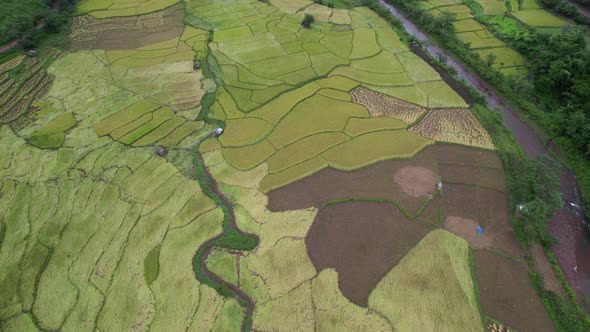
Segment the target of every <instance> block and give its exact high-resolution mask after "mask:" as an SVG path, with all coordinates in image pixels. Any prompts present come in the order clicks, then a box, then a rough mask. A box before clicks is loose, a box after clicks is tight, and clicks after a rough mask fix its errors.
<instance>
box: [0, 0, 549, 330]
mask: <svg viewBox="0 0 590 332" xmlns="http://www.w3.org/2000/svg"><path fill="white" fill-rule="evenodd" d="M347 4H348V2H347V1H344V0H342V1H335V2H334V6H333V7H334V8H332V6H324V5H321V4H319V3H314V2H312V1H308V0H296V1H287V0H270V1H257V0H186V1H178V0H108V1H97V0H82V1H80V3H79V4H78V7H77V16H75V17H74V18H73V22H72V25H71V30H70V31H69V33H68V34H67V36H68V38H69V43H68V44H67V45H68V46H67V48H65V47H64V48H63V49H47V48H41V49H40V50H39V52H38V54H37V56H35V57H26V56H25V55H17V56H15V57H12V58H10V59H7V60H6V61H4V62H2V63H0V87H1V89H0V151H2V153H0V294H2V296H0V330H1V331H58V330H59V331H61V330H63V331H95V330H101V331H129V330H133V331H146V330H154V331H164V330H171V331H177V330H190V331H224V332H225V331H315V330H322V331H394V330H401V331H437V330H445V331H450V330H453V331H478V330H484V329H485V328H488V326H491V325H489V322H492V321H493V322H494V324H497V325H498V326H509V327H510V328H514V329H516V330H518V331H529V330H530V331H537V330H543V328H545V327H552V325H551V321H550V320H549V318H548V316H547V315H546V313H545V311H543V310H544V308H543V307H542V305H541V306H539V305H540V303H541V302H540V300H539V298H538V297H537V295H536V294H535V293H534V291H531V290H533V288H532V285H531V284H530V280H529V279H527V278H528V275H527V274H526V272H527V271H526V267H525V265H522V264H521V263H520V262H521V261H522V259H523V256H524V254H523V253H522V251H521V249H520V247H519V245H518V242H516V237H515V235H514V232H513V231H512V228H511V225H510V223H509V220H510V219H509V213H510V211H508V198H507V192H506V191H507V190H506V185H505V177H504V171H503V168H502V162H501V161H500V159H499V157H498V155H497V154H496V151H495V146H494V143H493V141H492V139H491V137H490V135H489V134H488V133H487V132H486V130H485V129H484V127H483V126H482V125H481V124H480V123H479V122H478V121H477V118H475V116H474V115H473V114H472V113H471V110H470V109H469V107H470V104H468V102H467V101H466V100H464V99H463V97H462V96H464V94H460V93H457V92H456V91H455V90H453V88H452V87H451V86H450V85H449V84H451V83H449V84H447V83H446V82H445V81H444V80H443V79H442V78H441V76H440V75H439V72H440V71H437V70H435V69H434V68H433V67H431V66H430V65H429V64H428V63H427V62H425V61H424V60H422V58H420V57H419V56H418V55H417V54H415V53H414V52H413V51H411V50H410V47H409V45H408V43H409V42H408V41H407V40H405V39H404V37H401V38H400V35H398V33H397V32H396V31H395V30H393V29H392V28H391V26H390V25H389V23H387V21H385V20H384V19H383V18H381V17H380V16H379V15H378V14H377V13H375V12H373V11H372V10H370V9H369V8H367V7H359V6H350V8H349V7H348V6H347ZM353 4H354V5H360V3H359V2H357V1H354V3H353ZM430 5H431V6H432V8H433V10H435V9H437V8H438V7H440V8H441V9H442V8H446V7H448V10H451V11H453V12H454V13H456V14H458V15H462V16H465V22H463V23H461V22H462V21H457V22H456V24H457V26H458V27H460V28H461V29H462V30H463V31H462V33H473V35H474V36H477V38H482V39H490V38H488V36H486V35H485V34H483V33H479V34H478V33H477V32H480V31H481V30H482V29H480V26H479V25H478V23H477V22H476V21H474V20H473V19H471V21H467V20H468V19H470V18H469V16H470V12H469V10H466V9H465V8H467V7H465V6H464V5H462V4H461V3H460V2H458V1H454V0H445V1H443V0H440V1H438V2H437V3H434V2H432V3H430ZM305 14H311V15H313V16H314V17H315V22H314V23H313V24H311V26H310V27H309V28H304V27H302V26H301V20H302V19H303V16H304V15H305ZM402 36H403V35H402ZM472 37H473V36H472ZM473 38H475V37H473ZM502 47H503V46H502ZM497 49H498V50H504V51H502V52H506V51H505V50H507V49H505V48H499V47H498V48H497ZM482 50H487V48H484V49H482ZM482 52H484V51H482ZM482 54H483V53H482ZM506 54H508V52H506ZM482 56H483V55H482ZM508 58H510V56H509V55H506V57H505V58H500V56H498V60H502V61H506V63H508V60H507V59H508ZM520 65H521V62H518V63H516V62H511V63H510V66H512V67H515V66H516V67H517V66H520ZM510 66H509V65H506V66H504V65H502V66H499V67H498V68H499V69H502V68H503V67H510ZM466 202H469V204H466ZM478 226H479V227H481V228H482V229H483V231H484V234H478V233H477V231H476V230H477V227H478ZM472 250H475V251H474V252H475V260H472V259H471V252H472ZM488 252H493V254H492V255H496V254H495V253H498V254H501V255H502V256H499V255H496V256H497V257H499V259H497V258H495V256H494V257H492V258H489V257H487V256H486V254H487V253H488ZM505 257H510V259H511V260H508V258H505ZM494 259H496V260H494ZM504 260H505V261H504ZM481 262H484V263H483V264H482V263H481ZM506 262H508V263H506ZM515 262H516V263H515ZM512 263H514V264H516V265H514V264H512ZM488 268H495V269H511V270H510V271H508V273H506V274H505V275H502V274H500V273H495V274H494V273H488V271H487V270H486V269H488ZM472 269H475V272H476V273H475V274H473V273H472ZM481 271H484V272H481ZM507 275H508V276H510V278H516V279H515V280H517V282H518V285H519V287H520V288H521V289H519V290H517V292H516V293H515V294H518V296H517V297H515V296H512V294H508V291H507V290H510V289H509V287H510V286H509V285H504V283H509V282H510V281H507V280H506V276H507ZM553 282H554V281H553ZM506 287H508V288H506ZM478 289H479V290H480V292H481V298H480V297H479V296H478V293H477V290H478ZM527 303H531V304H532V305H533V307H531V308H525V309H522V310H521V311H518V312H511V311H510V310H509V309H510V308H511V306H517V305H518V306H520V305H523V304H527ZM480 307H483V311H481V310H479V308H480ZM519 315H521V316H522V318H518V317H519ZM489 328H492V327H489ZM493 328H496V327H493ZM537 328H538V329H537Z"/></svg>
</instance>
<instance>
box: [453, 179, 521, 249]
mask: <svg viewBox="0 0 590 332" xmlns="http://www.w3.org/2000/svg"><path fill="white" fill-rule="evenodd" d="M443 206H444V207H443V218H444V220H445V228H447V229H448V230H449V231H451V232H453V233H455V234H456V235H459V236H463V237H464V238H465V239H466V240H467V241H469V240H470V238H472V237H471V236H466V237H465V235H466V234H472V232H474V231H475V227H477V225H480V226H481V227H482V228H483V231H484V234H483V235H479V234H477V236H484V237H487V238H489V244H490V247H491V248H495V249H497V250H500V251H502V252H504V253H505V254H508V255H512V256H515V257H521V256H522V253H521V250H520V245H519V244H518V240H517V239H516V236H515V235H514V232H513V231H512V226H511V225H510V223H509V219H508V200H507V198H506V195H505V194H504V193H503V192H500V191H497V190H493V189H486V188H480V187H475V186H472V185H466V184H455V183H444V184H443ZM460 220H463V221H464V223H463V225H462V223H461V222H460ZM474 236H475V235H474ZM477 236H476V238H477ZM471 244H472V246H474V247H478V245H477V244H476V243H475V242H474V243H471ZM486 247H487V246H486Z"/></svg>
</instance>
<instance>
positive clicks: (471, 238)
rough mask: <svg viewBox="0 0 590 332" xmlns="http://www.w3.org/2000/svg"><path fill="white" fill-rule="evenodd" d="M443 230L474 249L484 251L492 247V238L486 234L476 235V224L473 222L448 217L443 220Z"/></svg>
mask: <svg viewBox="0 0 590 332" xmlns="http://www.w3.org/2000/svg"><path fill="white" fill-rule="evenodd" d="M444 228H445V229H446V230H448V231H449V232H451V233H453V234H455V235H457V236H459V237H461V238H463V239H465V240H466V241H467V242H469V245H470V246H471V247H472V248H474V249H484V248H490V247H491V246H492V238H491V237H490V236H489V235H488V234H479V233H477V230H476V228H477V222H476V221H475V220H471V219H465V218H461V217H454V216H450V217H447V220H445V224H444Z"/></svg>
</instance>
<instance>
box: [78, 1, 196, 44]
mask: <svg viewBox="0 0 590 332" xmlns="http://www.w3.org/2000/svg"><path fill="white" fill-rule="evenodd" d="M183 19H184V11H183V8H182V5H180V4H179V5H176V6H172V7H170V8H167V9H165V10H162V11H159V12H155V13H151V14H147V15H140V16H131V17H114V18H106V19H96V18H94V17H92V16H90V15H84V16H77V17H75V18H74V23H73V24H72V32H71V34H70V40H71V41H72V45H71V49H72V50H74V51H77V50H82V49H97V48H100V49H104V50H124V49H135V48H139V47H142V46H146V45H151V44H155V43H158V42H162V41H165V40H170V39H172V38H175V37H178V36H180V35H181V34H182V32H183V30H184V23H183Z"/></svg>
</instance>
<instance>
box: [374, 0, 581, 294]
mask: <svg viewBox="0 0 590 332" xmlns="http://www.w3.org/2000/svg"><path fill="white" fill-rule="evenodd" d="M379 2H380V3H381V5H382V6H383V7H385V8H386V9H388V10H389V12H390V13H391V14H392V15H393V16H395V17H396V18H397V19H398V20H400V21H401V23H402V24H403V26H404V28H405V30H406V31H407V32H408V33H410V34H411V35H413V36H414V37H415V38H416V39H418V40H419V41H420V44H422V46H423V48H424V50H425V51H426V52H428V53H429V54H430V56H432V57H434V58H438V57H439V56H443V57H445V58H446V59H447V62H446V64H447V65H448V66H450V67H453V68H454V69H455V70H456V72H457V77H458V78H460V79H464V80H465V81H466V82H468V83H469V84H471V85H472V86H473V87H475V88H476V89H477V90H479V92H480V93H482V94H483V95H484V96H485V98H486V101H487V104H488V107H489V108H491V109H496V110H498V111H500V112H502V114H503V117H504V126H506V128H509V129H510V130H512V133H513V134H514V137H515V138H516V141H517V142H518V143H519V144H520V146H521V147H522V149H523V150H524V151H525V153H526V154H527V155H528V156H529V158H531V159H535V158H537V157H538V156H540V155H542V154H546V155H549V156H553V154H552V152H551V150H550V149H549V148H548V146H547V145H546V144H545V142H543V141H542V140H541V139H540V138H539V137H538V136H537V135H536V134H535V132H534V131H533V129H532V128H530V127H529V126H528V125H527V124H526V123H525V122H523V121H522V120H520V119H519V118H518V116H517V115H516V112H515V111H514V109H512V107H511V106H510V105H509V103H508V102H507V101H506V100H505V99H504V98H503V97H501V96H500V95H499V94H498V93H496V91H495V90H494V89H493V88H492V87H491V86H490V85H489V84H487V83H486V82H484V81H483V80H481V79H480V78H479V77H477V76H476V75H474V74H472V73H471V72H470V71H469V70H468V69H467V68H466V67H465V66H464V65H463V64H462V63H461V62H460V61H458V60H457V59H455V57H454V56H452V55H451V54H449V53H448V52H446V51H445V50H443V49H442V48H441V47H439V46H437V45H436V44H435V43H434V42H433V41H432V40H431V39H430V38H428V36H427V35H426V34H425V33H424V32H423V31H422V30H420V28H418V27H417V26H416V25H415V24H414V23H412V22H411V21H410V20H409V19H408V18H407V17H406V16H405V15H404V14H402V13H401V12H400V11H399V10H398V9H397V8H395V7H394V6H393V5H391V4H390V3H388V2H386V1H385V0H379ZM561 189H562V190H561V191H562V194H563V199H564V201H565V207H564V208H563V209H562V210H560V211H559V212H558V213H557V214H556V215H555V217H554V218H553V219H552V220H551V224H552V225H550V226H553V227H550V228H555V229H560V230H561V231H562V232H563V230H569V233H570V234H554V236H556V237H558V238H559V239H561V240H569V242H570V243H561V244H560V245H559V250H561V252H559V253H558V252H556V256H557V258H558V260H559V264H560V266H561V267H562V269H563V270H564V274H565V276H566V278H567V279H568V281H569V283H570V284H571V286H572V287H573V288H574V290H575V291H576V293H577V294H578V296H579V295H582V294H583V295H585V296H586V297H588V298H590V259H588V258H586V257H588V256H589V255H588V252H589V251H590V241H589V240H588V239H589V237H588V233H587V231H586V227H585V221H584V211H583V210H582V209H581V208H580V207H581V206H582V196H581V194H580V191H579V189H578V184H577V181H576V178H575V175H574V174H573V173H572V172H571V171H570V170H568V169H565V168H564V171H563V175H562V179H561ZM572 233H573V234H572ZM559 235H561V236H559ZM566 257H569V259H567V258H566Z"/></svg>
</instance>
